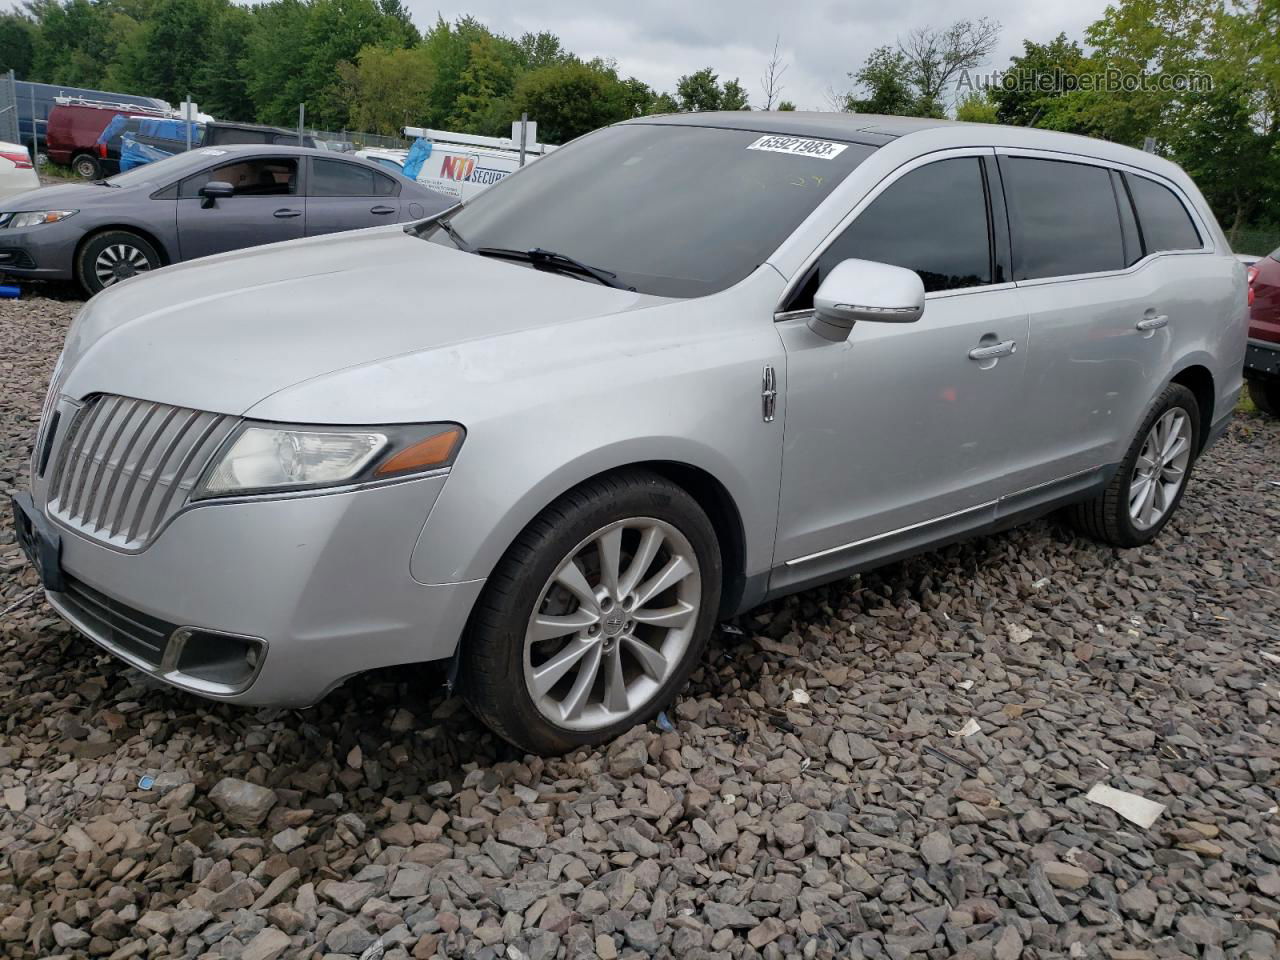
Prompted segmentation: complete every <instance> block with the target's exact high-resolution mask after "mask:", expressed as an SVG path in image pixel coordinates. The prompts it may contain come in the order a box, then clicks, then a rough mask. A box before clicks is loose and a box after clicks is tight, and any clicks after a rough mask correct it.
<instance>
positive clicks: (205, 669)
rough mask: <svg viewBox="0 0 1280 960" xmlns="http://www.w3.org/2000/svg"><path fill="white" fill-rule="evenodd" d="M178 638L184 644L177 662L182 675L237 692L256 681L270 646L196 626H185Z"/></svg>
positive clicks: (254, 640) (250, 638)
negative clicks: (266, 648)
mask: <svg viewBox="0 0 1280 960" xmlns="http://www.w3.org/2000/svg"><path fill="white" fill-rule="evenodd" d="M174 639H175V640H176V641H178V642H179V643H180V644H181V647H180V649H179V651H178V656H177V662H176V663H175V666H176V667H177V669H178V672H179V673H182V674H185V675H186V676H188V677H192V678H193V679H196V680H201V681H203V682H205V683H216V684H219V685H221V686H225V687H229V688H233V689H238V688H240V687H243V686H246V685H247V684H248V683H249V681H250V680H252V679H253V677H254V674H256V673H257V672H258V667H259V665H260V664H261V662H262V658H263V656H264V655H265V653H266V650H265V647H266V644H265V643H263V641H261V640H259V639H257V638H255V637H240V636H236V635H234V634H228V633H217V632H214V631H211V630H201V629H198V628H195V627H184V628H183V629H182V630H179V631H178V633H177V634H175V637H174Z"/></svg>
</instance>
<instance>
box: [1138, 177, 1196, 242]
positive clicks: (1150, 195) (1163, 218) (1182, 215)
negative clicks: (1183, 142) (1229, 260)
mask: <svg viewBox="0 0 1280 960" xmlns="http://www.w3.org/2000/svg"><path fill="white" fill-rule="evenodd" d="M1126 179H1127V180H1128V182H1129V192H1130V193H1131V194H1133V205H1134V206H1135V207H1137V209H1138V224H1139V226H1140V227H1141V228H1142V239H1143V240H1144V241H1145V245H1146V252H1147V253H1156V252H1158V251H1160V250H1199V249H1200V247H1201V246H1202V244H1201V243H1200V234H1199V233H1197V232H1196V227H1195V224H1194V223H1192V222H1191V215H1190V214H1188V213H1187V208H1186V207H1184V206H1183V205H1182V201H1181V200H1179V199H1178V198H1177V197H1176V196H1175V195H1174V193H1173V191H1172V190H1170V189H1169V188H1168V187H1164V186H1161V185H1160V184H1158V183H1156V182H1155V181H1154V180H1148V179H1147V178H1146V177H1137V176H1133V175H1132V174H1129V175H1126Z"/></svg>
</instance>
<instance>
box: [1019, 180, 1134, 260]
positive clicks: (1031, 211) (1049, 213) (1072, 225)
mask: <svg viewBox="0 0 1280 960" xmlns="http://www.w3.org/2000/svg"><path fill="white" fill-rule="evenodd" d="M1000 169H1001V171H1002V172H1003V173H1004V188H1005V196H1006V197H1007V199H1008V201H1009V224H1010V226H1011V227H1012V228H1013V277H1014V279H1015V280H1032V279H1035V278H1037V277H1068V276H1071V275H1073V274H1077V273H1096V272H1098V271H1102V270H1119V269H1121V268H1123V267H1124V265H1125V262H1124V260H1125V258H1124V245H1123V243H1122V241H1121V234H1120V214H1119V212H1118V208H1117V206H1116V196H1115V191H1114V190H1113V189H1112V187H1111V174H1110V173H1109V172H1108V171H1107V170H1106V169H1105V168H1103V167H1094V166H1088V165H1086V164H1083V163H1066V162H1062V161H1058V160H1033V159H1030V158H1027V157H1001V158H1000Z"/></svg>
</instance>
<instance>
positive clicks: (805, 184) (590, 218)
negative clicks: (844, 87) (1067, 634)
mask: <svg viewBox="0 0 1280 960" xmlns="http://www.w3.org/2000/svg"><path fill="white" fill-rule="evenodd" d="M743 116H744V118H746V117H747V115H746V114H744V115H743ZM747 122H748V121H747V119H744V120H743V123H747ZM874 150H875V148H874V147H871V146H867V145H864V144H860V143H849V142H845V141H834V140H829V139H821V138H807V137H782V136H774V135H771V134H763V133H761V132H760V131H758V130H727V129H720V128H716V127H704V126H687V125H684V124H665V123H661V122H657V123H628V124H622V125H619V126H616V127H606V128H605V129H603V130H598V131H596V132H595V133H592V134H588V135H587V136H586V137H584V138H582V139H581V140H579V141H577V142H575V143H573V144H572V145H570V146H568V147H566V148H564V149H562V150H556V151H555V152H553V153H550V154H548V155H546V156H544V157H541V158H539V159H538V160H536V161H534V162H533V163H530V164H529V165H528V166H526V167H525V168H524V169H523V170H521V171H520V172H519V173H518V174H516V175H515V176H512V177H509V178H505V179H503V180H502V181H501V182H500V183H498V184H496V185H494V186H492V187H490V188H489V189H488V190H486V191H485V192H484V193H481V194H480V195H478V196H476V197H474V198H472V199H470V200H468V201H467V202H466V204H465V205H464V206H463V207H462V209H461V210H459V211H458V212H457V213H456V214H454V215H453V216H452V217H451V218H450V225H451V226H452V227H453V229H454V230H455V232H456V233H457V235H458V236H460V237H462V238H463V239H464V240H465V242H466V243H467V245H468V246H470V247H472V248H477V247H503V248H508V249H515V250H522V251H527V250H531V249H533V248H535V247H541V248H542V249H544V250H553V251H555V252H556V253H561V254H565V255H566V256H570V257H573V258H575V259H577V260H581V261H583V262H584V263H587V264H590V265H591V266H592V267H596V268H599V269H601V270H607V271H610V272H611V273H614V274H616V276H617V279H618V282H620V283H622V284H624V285H626V286H628V287H635V288H636V289H637V290H638V291H640V292H641V293H649V294H655V295H657V296H667V297H698V296H704V295H706V294H710V293H715V292H717V291H719V290H723V289H725V288H727V287H729V286H732V285H733V284H735V283H737V282H738V281H739V280H742V279H743V278H744V277H746V276H747V275H748V274H750V273H751V272H752V271H753V270H755V269H756V268H757V267H758V266H760V265H761V264H762V263H764V262H765V261H766V260H768V258H769V257H770V255H772V253H773V252H774V251H775V250H776V249H777V248H778V246H779V245H780V244H781V243H782V241H784V240H786V239H787V237H789V236H790V235H791V234H792V233H793V232H794V231H795V229H796V227H798V226H799V225H800V223H801V221H803V220H804V218H805V217H807V216H808V215H809V214H810V213H812V212H813V211H814V209H816V208H817V206H818V205H819V204H820V203H822V201H823V200H825V199H826V198H827V197H828V196H830V194H831V191H832V190H834V189H835V188H836V186H837V185H838V184H839V183H840V182H841V181H843V180H844V178H845V177H847V176H848V175H849V173H850V171H852V170H853V169H854V168H855V167H856V166H857V165H858V164H859V163H861V162H862V161H863V160H865V159H866V158H867V157H869V156H871V154H872V153H873V152H874ZM426 236H427V237H428V239H429V240H431V241H432V242H436V243H442V244H450V243H451V241H450V240H449V238H448V237H447V236H446V235H444V233H443V231H440V230H433V231H432V232H430V233H429V234H426Z"/></svg>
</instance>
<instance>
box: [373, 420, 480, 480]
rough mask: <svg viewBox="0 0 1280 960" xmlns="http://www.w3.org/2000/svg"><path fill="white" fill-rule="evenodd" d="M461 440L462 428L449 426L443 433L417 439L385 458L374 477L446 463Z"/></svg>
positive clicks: (429, 467) (427, 468)
mask: <svg viewBox="0 0 1280 960" xmlns="http://www.w3.org/2000/svg"><path fill="white" fill-rule="evenodd" d="M461 440H462V430H461V428H459V427H450V428H449V429H448V430H446V431H444V433H437V434H436V435H435V436H433V437H427V439H425V440H419V441H418V442H417V443H415V444H414V445H413V446H411V447H405V448H404V449H403V450H401V451H400V452H399V453H397V454H396V455H395V456H394V457H391V458H390V459H389V460H387V462H386V463H383V464H382V465H380V466H379V467H378V469H377V470H375V471H373V475H374V476H375V477H385V476H389V475H391V474H394V473H406V472H408V471H411V470H430V469H431V468H432V467H440V466H444V465H445V464H447V463H448V462H449V461H450V460H451V459H452V458H453V454H454V451H455V450H457V448H458V443H459V441H461Z"/></svg>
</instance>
